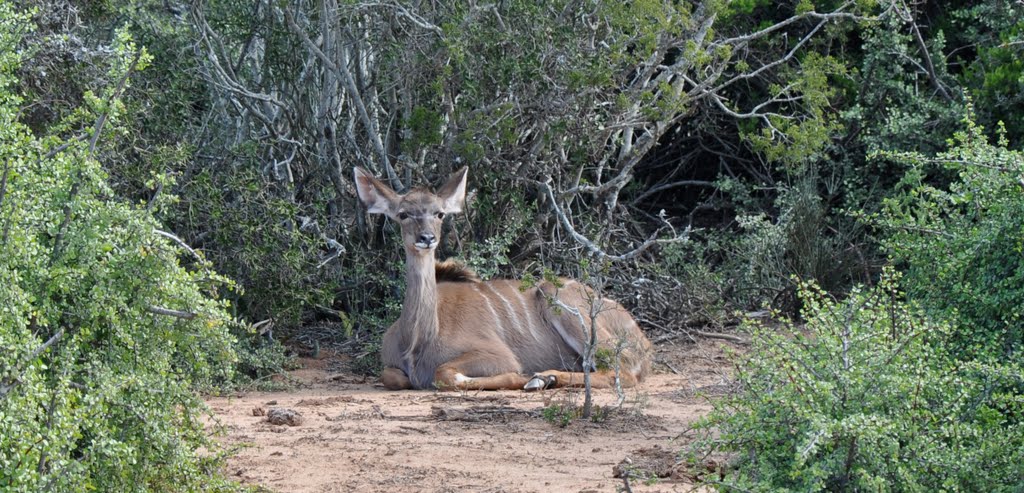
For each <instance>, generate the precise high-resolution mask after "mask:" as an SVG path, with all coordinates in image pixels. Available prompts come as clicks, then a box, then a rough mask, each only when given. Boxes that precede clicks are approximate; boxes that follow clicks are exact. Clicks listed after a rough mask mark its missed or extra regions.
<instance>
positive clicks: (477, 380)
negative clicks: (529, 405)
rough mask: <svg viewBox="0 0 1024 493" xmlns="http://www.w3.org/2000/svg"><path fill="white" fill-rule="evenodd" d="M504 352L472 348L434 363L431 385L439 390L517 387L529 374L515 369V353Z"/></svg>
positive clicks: (524, 381) (521, 386) (518, 387)
mask: <svg viewBox="0 0 1024 493" xmlns="http://www.w3.org/2000/svg"><path fill="white" fill-rule="evenodd" d="M505 356H506V358H501V357H500V356H499V357H496V355H495V354H483V353H479V352H475V351H474V352H469V353H465V354H462V355H461V356H459V357H457V358H455V359H453V360H451V361H449V362H447V363H445V364H443V365H441V366H439V367H437V371H436V372H434V385H435V386H436V387H437V388H438V389H440V390H520V389H522V388H523V386H524V385H526V382H527V380H529V379H530V377H527V376H526V375H523V374H520V373H519V372H518V371H517V370H518V367H519V362H518V361H517V360H516V359H515V356H512V355H511V353H509V354H508V355H505ZM503 360H505V361H504V364H501V363H502V361H503ZM470 375H485V376H470Z"/></svg>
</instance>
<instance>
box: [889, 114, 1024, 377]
mask: <svg viewBox="0 0 1024 493" xmlns="http://www.w3.org/2000/svg"><path fill="white" fill-rule="evenodd" d="M964 127H965V128H964V130H962V131H959V132H956V134H955V135H954V137H953V139H952V140H950V141H949V150H947V151H944V152H940V153H938V154H936V155H935V156H934V157H928V156H925V155H923V154H920V153H879V154H878V155H877V156H878V157H880V158H881V157H884V158H886V159H888V160H891V161H895V162H898V163H902V164H904V165H906V166H909V167H910V169H909V170H908V171H907V174H906V175H905V176H904V178H903V180H902V182H901V184H900V188H899V191H900V193H898V194H896V195H894V196H893V197H891V198H889V199H887V200H886V201H885V203H884V209H883V210H882V212H881V214H880V215H877V216H873V217H874V219H875V223H876V224H877V225H878V226H880V227H882V228H883V230H884V231H885V232H886V233H887V237H886V238H885V240H884V241H883V245H884V246H885V247H886V248H887V250H888V251H889V253H890V254H891V255H892V256H893V258H894V259H895V260H896V261H898V262H900V263H901V264H903V265H906V268H907V291H908V293H909V295H910V296H911V297H912V298H915V299H918V300H920V301H921V302H922V303H923V304H924V306H926V307H927V308H928V309H929V310H931V311H932V312H933V313H936V314H937V315H939V316H945V317H949V318H950V319H952V320H954V321H956V327H957V331H956V334H955V337H953V338H952V340H951V341H950V343H951V345H950V346H949V347H948V348H947V349H948V350H949V351H950V352H951V353H952V354H953V355H955V356H956V357H958V358H961V359H974V358H983V359H984V358H994V359H1001V358H1006V357H1012V356H1014V355H1020V354H1022V352H1021V350H1022V349H1024V319H1022V314H1024V308H1022V307H1024V193H1022V190H1024V183H1022V181H1021V180H1022V177H1024V154H1022V153H1021V152H1020V151H1016V150H1011V149H1009V148H1008V147H1007V145H1008V143H1007V141H1006V138H1005V131H1004V130H1003V129H1002V128H1000V130H999V140H998V142H997V143H996V144H995V145H993V144H991V143H989V141H988V138H987V137H986V136H985V133H984V129H983V128H982V127H980V126H978V125H977V124H975V123H974V118H973V113H971V112H968V115H967V117H966V118H965V119H964ZM936 173H943V174H953V175H955V176H956V179H955V180H953V181H952V182H951V183H949V184H948V185H942V184H936V183H935V181H934V179H933V178H932V176H931V175H934V174H936Z"/></svg>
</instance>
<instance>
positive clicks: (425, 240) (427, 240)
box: [420, 233, 435, 245]
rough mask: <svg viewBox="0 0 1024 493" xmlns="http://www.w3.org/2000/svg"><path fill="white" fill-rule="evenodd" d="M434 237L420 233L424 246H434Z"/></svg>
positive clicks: (430, 234)
mask: <svg viewBox="0 0 1024 493" xmlns="http://www.w3.org/2000/svg"><path fill="white" fill-rule="evenodd" d="M434 238H435V237H434V235H433V234H432V233H420V243H423V244H424V245H433V244H434Z"/></svg>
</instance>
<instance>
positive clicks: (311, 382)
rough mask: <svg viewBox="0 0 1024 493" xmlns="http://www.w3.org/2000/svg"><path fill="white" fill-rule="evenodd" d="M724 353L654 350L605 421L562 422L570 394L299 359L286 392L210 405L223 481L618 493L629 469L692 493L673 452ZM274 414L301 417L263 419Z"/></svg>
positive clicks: (317, 487)
mask: <svg viewBox="0 0 1024 493" xmlns="http://www.w3.org/2000/svg"><path fill="white" fill-rule="evenodd" d="M725 346H729V344H728V343H724V342H722V341H717V340H715V341H712V340H702V341H701V342H699V343H697V344H693V343H690V342H685V343H684V342H682V341H677V342H672V341H669V342H666V343H663V344H661V345H660V347H659V349H658V354H657V357H656V362H657V364H656V365H655V373H654V374H653V375H650V376H649V377H648V379H647V380H646V381H645V382H644V383H643V384H641V385H640V386H639V387H638V388H636V389H628V390H627V396H626V401H625V403H624V404H623V405H622V406H621V407H619V408H616V407H615V401H616V396H615V392H614V391H610V390H601V391H595V401H596V402H597V403H598V404H599V405H600V406H601V410H603V411H604V412H603V413H601V415H602V419H601V420H600V421H598V422H594V421H590V420H583V419H578V418H575V419H570V420H569V423H568V425H567V426H564V427H563V426H560V424H561V423H560V422H559V420H558V419H550V418H551V417H552V416H551V415H550V414H551V411H549V412H548V417H547V418H545V413H544V409H545V408H551V407H561V408H564V409H571V408H572V407H573V405H580V404H582V402H583V395H582V393H581V392H579V391H575V390H557V391H546V392H539V393H524V392H514V391H502V392H466V393H459V392H433V391H403V392H389V391H386V390H383V389H382V388H381V387H379V386H378V385H376V384H377V382H376V381H375V380H374V379H369V380H366V381H364V380H363V379H361V378H359V377H356V376H354V375H351V374H349V373H345V372H344V371H341V370H340V368H342V366H343V365H342V363H341V360H340V359H339V358H333V357H331V358H323V359H305V360H302V363H303V368H302V369H300V370H297V371H295V372H293V373H292V375H291V376H292V377H293V378H294V379H296V380H298V381H299V382H300V385H299V386H298V388H297V389H295V390H291V391H286V392H251V393H245V394H237V395H233V396H228V397H211V398H209V399H207V403H208V404H209V406H210V408H211V409H212V411H213V416H214V421H215V422H216V423H219V424H220V425H222V427H221V431H222V432H223V435H221V436H220V437H219V438H218V439H219V440H220V441H221V442H222V443H224V444H225V445H227V446H228V447H229V448H230V449H232V450H233V452H234V455H233V456H232V457H230V458H229V459H228V461H227V466H226V467H227V471H226V472H227V474H229V475H231V476H233V477H235V478H237V479H238V480H240V481H241V482H242V483H245V484H250V485H259V486H261V487H264V488H266V489H268V490H271V491H275V492H282V493H285V492H287V493H291V492H336V491H356V492H376V491H383V492H400V491H416V492H447V491H487V492H534V491H544V492H548V491H556V492H557V491H568V492H589V491H595V492H596V491H600V492H605V491H607V492H613V491H616V489H617V488H622V487H623V484H624V483H623V481H624V480H623V479H622V478H621V476H622V475H624V474H626V473H628V474H629V475H630V476H631V480H630V486H631V488H632V490H633V491H648V492H649V491H700V489H701V488H700V486H699V485H694V484H693V483H692V482H691V481H690V480H688V479H687V478H689V477H692V476H690V475H688V474H687V473H686V472H685V471H681V467H680V466H679V465H678V464H677V463H676V454H675V452H676V451H678V450H680V449H682V448H683V446H684V445H685V444H686V441H687V440H688V439H689V438H688V435H687V434H686V431H687V430H688V425H689V424H690V423H691V422H693V420H694V419H696V418H698V417H700V416H702V415H703V414H705V413H706V412H707V411H708V410H709V409H710V407H709V405H708V404H707V400H706V398H704V397H700V396H698V395H699V394H710V395H714V394H717V393H721V392H722V391H724V389H726V388H727V385H728V382H729V378H728V374H729V364H728V362H727V360H726V357H725V355H724V347H725ZM271 411H274V413H283V414H286V415H288V416H293V415H292V414H290V411H293V412H295V413H296V414H298V415H300V416H299V417H298V418H297V419H293V420H285V421H284V424H271V422H269V421H268V418H269V416H270V415H272V414H273V413H271ZM552 421H554V422H552ZM210 428H211V429H217V428H218V426H216V424H214V423H211V425H210ZM617 476H619V477H617Z"/></svg>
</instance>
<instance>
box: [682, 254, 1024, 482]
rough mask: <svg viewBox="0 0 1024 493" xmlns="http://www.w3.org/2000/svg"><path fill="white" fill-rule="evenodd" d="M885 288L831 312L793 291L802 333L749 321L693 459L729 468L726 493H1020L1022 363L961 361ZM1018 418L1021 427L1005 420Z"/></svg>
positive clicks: (818, 299) (888, 283) (809, 289)
mask: <svg viewBox="0 0 1024 493" xmlns="http://www.w3.org/2000/svg"><path fill="white" fill-rule="evenodd" d="M897 281H898V276H897V275H896V274H895V273H894V271H893V270H892V269H891V268H890V269H887V272H886V273H885V274H884V275H883V279H882V281H881V282H880V284H879V285H878V286H877V287H875V288H871V289H856V290H854V291H853V293H852V294H851V295H850V296H849V298H848V299H846V300H845V301H842V302H837V301H834V300H833V299H831V298H830V297H829V296H828V295H827V294H825V293H824V292H823V291H821V290H820V289H819V288H817V286H815V285H813V284H809V283H802V284H801V286H800V296H801V301H802V303H803V310H802V316H803V319H804V320H805V321H806V323H805V324H803V325H798V324H794V323H792V322H784V323H783V324H782V326H781V327H768V326H762V325H759V324H756V323H754V324H751V325H750V326H749V327H750V330H752V331H753V335H754V339H753V341H754V343H753V347H752V348H751V351H750V352H749V353H748V355H747V356H746V357H744V358H742V360H741V361H740V362H739V363H738V364H737V366H736V371H737V380H738V382H739V384H740V386H741V390H740V392H738V393H737V394H735V395H733V396H730V397H727V398H724V399H722V400H720V401H716V402H715V403H714V407H715V409H714V411H713V412H712V413H711V414H710V415H709V416H708V417H707V418H706V419H705V420H703V421H702V422H701V423H700V424H699V425H698V427H699V428H700V429H703V430H706V431H709V432H710V431H712V430H714V432H715V433H714V434H711V433H709V434H708V435H707V436H706V437H705V438H704V439H702V440H699V441H697V442H696V443H695V445H694V449H693V450H692V455H691V456H690V458H691V460H693V461H694V462H696V461H698V455H697V454H698V453H706V452H707V451H708V450H713V451H716V452H719V453H726V454H729V455H731V457H732V460H731V461H730V462H732V463H733V464H734V465H735V466H736V468H735V469H733V470H730V471H728V472H727V473H726V474H725V476H724V479H723V480H721V481H720V482H717V483H715V485H716V486H717V487H718V488H719V489H721V490H722V491H773V492H776V491H1006V492H1009V491H1021V488H1024V472H1022V471H1024V470H1022V469H1021V468H1020V464H1021V461H1022V460H1024V425H1022V423H1021V421H1020V419H1019V418H1020V416H1021V413H1022V412H1024V402H1022V400H1021V398H1020V396H1019V395H1014V394H1013V393H1007V392H998V391H997V392H993V389H997V388H1003V389H1005V388H1013V387H1014V386H1018V388H1019V386H1020V385H1021V384H1022V383H1024V377H1022V373H1021V370H1022V367H1021V365H1020V363H1019V362H1014V363H1009V364H1005V365H1003V366H996V365H988V364H984V363H956V362H952V361H950V360H949V359H945V358H942V357H941V351H939V350H937V349H936V348H937V347H938V346H939V345H940V343H941V342H942V341H943V340H944V339H945V338H946V337H948V336H949V335H950V334H951V333H952V329H951V328H950V326H949V325H946V324H942V323H934V322H931V321H929V320H928V319H927V318H926V317H925V316H924V314H923V313H922V312H920V311H919V310H917V309H915V308H913V307H912V306H911V305H908V304H907V303H904V302H902V301H900V299H901V297H902V295H903V294H902V293H901V292H899V291H898V290H897V287H896V284H897ZM1014 416H1016V419H1015V418H1014Z"/></svg>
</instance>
